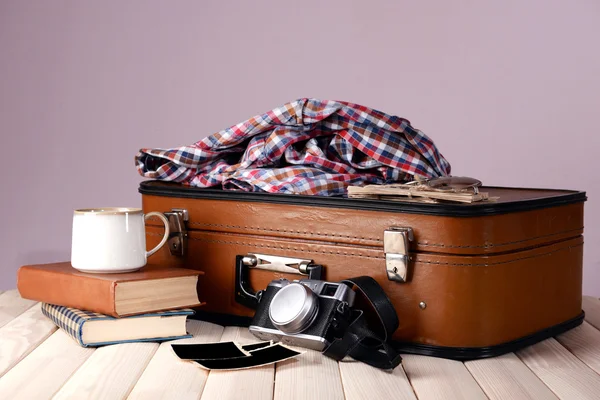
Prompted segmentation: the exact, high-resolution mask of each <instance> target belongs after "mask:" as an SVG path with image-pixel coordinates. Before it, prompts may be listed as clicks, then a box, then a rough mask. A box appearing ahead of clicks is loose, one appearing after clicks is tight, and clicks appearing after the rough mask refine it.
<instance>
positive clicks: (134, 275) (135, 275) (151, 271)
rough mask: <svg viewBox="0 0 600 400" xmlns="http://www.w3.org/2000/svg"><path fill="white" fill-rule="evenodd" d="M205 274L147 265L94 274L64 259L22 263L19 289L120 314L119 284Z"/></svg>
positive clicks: (23, 294) (30, 296)
mask: <svg viewBox="0 0 600 400" xmlns="http://www.w3.org/2000/svg"><path fill="white" fill-rule="evenodd" d="M203 274H204V272H203V271H199V270H191V269H190V270H186V269H176V268H162V269H160V268H147V267H144V268H142V269H141V270H139V271H136V272H129V273H123V274H90V273H85V272H80V271H78V270H76V269H74V268H73V267H71V263H70V262H60V263H49V264H37V265H24V266H22V267H20V268H19V270H18V271H17V289H18V291H19V294H20V295H21V297H23V298H25V299H30V300H35V301H40V302H45V303H50V304H57V305H62V306H66V307H73V308H77V309H81V310H87V311H92V312H97V313H100V314H106V315H111V316H113V317H118V316H119V315H118V314H117V311H116V305H115V287H116V286H117V285H119V284H122V283H124V282H133V281H142V280H151V279H166V278H176V277H183V276H195V275H203ZM192 306H193V305H192ZM156 311H158V310H156ZM128 315H131V314H128Z"/></svg>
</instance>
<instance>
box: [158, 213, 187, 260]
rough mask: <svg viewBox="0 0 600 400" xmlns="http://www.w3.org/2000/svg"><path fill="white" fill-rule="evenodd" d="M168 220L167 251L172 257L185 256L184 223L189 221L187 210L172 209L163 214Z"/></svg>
mask: <svg viewBox="0 0 600 400" xmlns="http://www.w3.org/2000/svg"><path fill="white" fill-rule="evenodd" d="M163 214H165V216H166V217H167V220H169V231H170V233H169V239H168V240H167V244H168V245H169V251H170V252H171V255H173V256H183V255H185V248H186V241H187V236H188V233H187V228H186V226H185V223H186V222H187V221H188V220H189V214H188V211H187V210H184V209H183V208H173V209H171V211H169V212H165V213H163Z"/></svg>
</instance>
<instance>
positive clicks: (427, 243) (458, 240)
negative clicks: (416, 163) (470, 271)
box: [143, 195, 583, 254]
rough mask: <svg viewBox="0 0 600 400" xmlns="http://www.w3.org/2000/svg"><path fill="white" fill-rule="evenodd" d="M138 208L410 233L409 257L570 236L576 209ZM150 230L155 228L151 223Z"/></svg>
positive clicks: (362, 237)
mask: <svg viewBox="0 0 600 400" xmlns="http://www.w3.org/2000/svg"><path fill="white" fill-rule="evenodd" d="M143 204H144V210H145V211H146V212H148V211H150V210H152V211H169V210H170V209H171V208H184V209H187V210H188V212H189V215H190V221H189V222H188V227H189V229H190V230H201V231H212V232H227V233H239V234H246V235H259V236H272V237H274V238H289V239H304V240H317V241H324V242H330V243H340V244H344V245H351V246H375V247H382V246H383V232H384V231H385V230H386V229H388V228H390V227H393V226H404V227H412V228H413V230H414V235H415V241H414V242H413V243H412V244H411V249H412V250H413V251H416V252H435V253H444V254H493V253H500V252H508V251H515V250H519V249H523V248H527V247H533V246H539V245H541V244H544V243H549V242H553V241H559V240H564V239H567V238H572V237H577V236H579V235H581V234H582V233H583V203H578V204H571V205H566V206H562V207H552V208H542V209H538V210H533V211H524V212H516V213H509V214H501V215H493V216H485V217H471V218H468V217H444V216H434V215H420V214H402V213H389V212H381V211H361V210H349V209H336V208H323V207H308V206H297V205H285V204H268V203H254V202H232V201H222V200H205V199H183V198H173V197H160V196H147V195H144V196H143ZM148 224H150V225H160V224H161V222H160V221H159V220H158V219H157V218H154V217H152V218H150V219H149V220H148Z"/></svg>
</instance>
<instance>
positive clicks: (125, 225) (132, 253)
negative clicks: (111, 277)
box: [71, 208, 169, 273]
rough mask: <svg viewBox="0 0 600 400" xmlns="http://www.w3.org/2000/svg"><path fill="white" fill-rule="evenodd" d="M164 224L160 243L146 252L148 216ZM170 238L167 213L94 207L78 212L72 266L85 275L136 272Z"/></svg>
mask: <svg viewBox="0 0 600 400" xmlns="http://www.w3.org/2000/svg"><path fill="white" fill-rule="evenodd" d="M151 216H156V217H158V218H160V220H161V221H162V222H163V224H164V225H165V234H164V236H163V238H162V240H161V241H160V243H159V244H158V245H157V246H156V247H155V248H153V249H152V250H150V251H146V226H145V221H146V219H147V218H148V217H151ZM168 237H169V221H168V220H167V217H165V215H164V214H162V213H159V212H150V213H148V214H144V213H143V212H142V209H140V208H95V209H92V208H90V209H80V210H75V211H74V214H73V233H72V243H71V265H72V266H73V268H75V269H78V270H79V271H82V272H92V273H118V272H131V271H136V270H138V269H140V268H142V267H143V266H144V265H146V262H147V258H148V257H149V256H151V255H152V254H154V253H155V252H156V251H157V250H158V249H160V248H161V247H162V246H163V245H164V244H165V243H166V242H167V239H168Z"/></svg>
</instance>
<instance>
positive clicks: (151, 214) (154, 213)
mask: <svg viewBox="0 0 600 400" xmlns="http://www.w3.org/2000/svg"><path fill="white" fill-rule="evenodd" d="M150 217H158V218H159V219H160V220H161V221H162V223H163V224H164V225H165V235H164V236H163V238H162V240H161V241H160V243H159V244H158V245H156V247H155V248H153V249H152V250H150V251H147V252H146V258H148V257H150V256H151V255H152V254H154V253H156V252H157V251H158V249H160V248H161V247H163V245H164V244H165V243H167V239H168V238H169V234H170V233H171V231H170V229H169V220H168V219H167V217H165V215H164V214H163V213H160V212H158V211H152V212H149V213H148V214H145V215H144V221H146V220H147V219H148V218H150Z"/></svg>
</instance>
